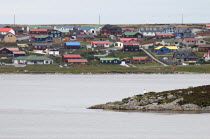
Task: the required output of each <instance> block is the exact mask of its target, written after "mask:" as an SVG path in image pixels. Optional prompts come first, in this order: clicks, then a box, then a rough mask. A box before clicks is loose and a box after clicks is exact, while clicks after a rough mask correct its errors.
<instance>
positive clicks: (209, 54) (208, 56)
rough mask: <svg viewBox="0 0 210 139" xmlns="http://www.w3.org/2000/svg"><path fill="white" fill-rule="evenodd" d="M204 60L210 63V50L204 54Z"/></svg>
mask: <svg viewBox="0 0 210 139" xmlns="http://www.w3.org/2000/svg"><path fill="white" fill-rule="evenodd" d="M203 57H204V60H205V61H210V50H208V51H207V52H206V53H205V54H204V56H203Z"/></svg>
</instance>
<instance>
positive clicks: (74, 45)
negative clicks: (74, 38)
mask: <svg viewBox="0 0 210 139" xmlns="http://www.w3.org/2000/svg"><path fill="white" fill-rule="evenodd" d="M64 48H66V49H80V48H81V44H80V42H65V44H64Z"/></svg>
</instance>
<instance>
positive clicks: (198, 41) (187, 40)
mask: <svg viewBox="0 0 210 139" xmlns="http://www.w3.org/2000/svg"><path fill="white" fill-rule="evenodd" d="M182 44H184V45H186V46H189V45H205V44H206V41H205V40H203V39H201V38H184V39H183V40H182Z"/></svg>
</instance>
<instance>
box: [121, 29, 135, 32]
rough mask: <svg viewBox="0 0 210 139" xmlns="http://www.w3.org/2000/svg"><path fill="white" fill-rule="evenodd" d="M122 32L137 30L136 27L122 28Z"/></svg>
mask: <svg viewBox="0 0 210 139" xmlns="http://www.w3.org/2000/svg"><path fill="white" fill-rule="evenodd" d="M122 32H123V33H124V32H135V28H122Z"/></svg>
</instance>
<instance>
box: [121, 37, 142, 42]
mask: <svg viewBox="0 0 210 139" xmlns="http://www.w3.org/2000/svg"><path fill="white" fill-rule="evenodd" d="M120 41H121V42H136V41H138V39H137V38H120Z"/></svg>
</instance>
